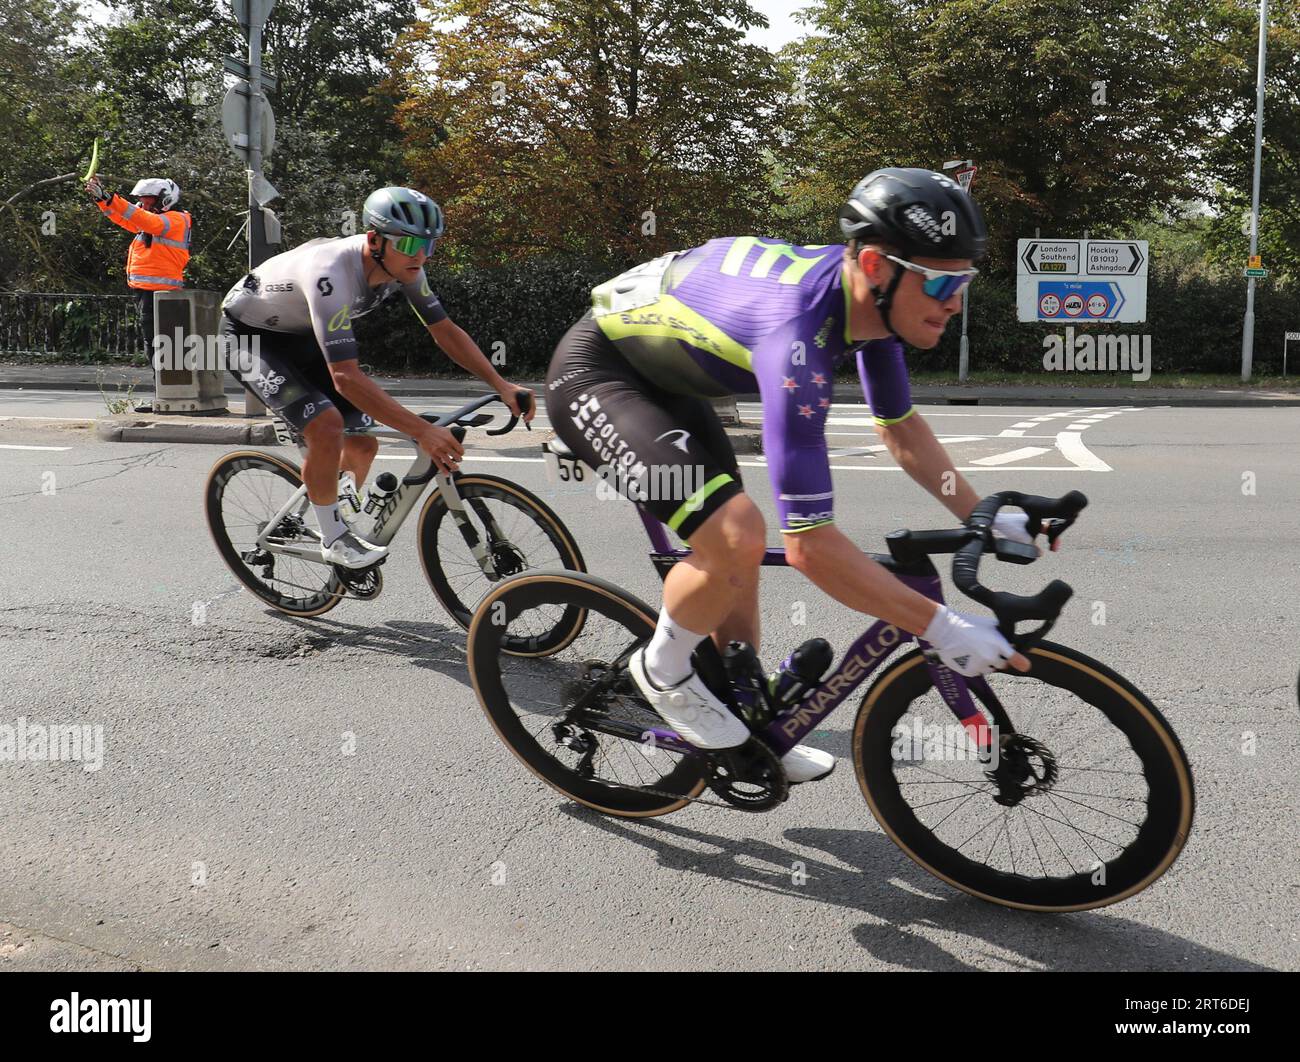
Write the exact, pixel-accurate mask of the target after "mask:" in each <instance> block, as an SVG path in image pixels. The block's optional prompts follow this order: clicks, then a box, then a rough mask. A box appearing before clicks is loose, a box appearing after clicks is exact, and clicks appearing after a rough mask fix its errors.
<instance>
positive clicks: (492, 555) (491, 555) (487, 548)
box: [438, 473, 521, 582]
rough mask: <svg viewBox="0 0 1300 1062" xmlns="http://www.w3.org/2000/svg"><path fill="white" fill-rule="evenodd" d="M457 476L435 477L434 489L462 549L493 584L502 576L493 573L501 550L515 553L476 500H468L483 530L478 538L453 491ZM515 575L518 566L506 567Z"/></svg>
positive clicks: (458, 493) (462, 501)
mask: <svg viewBox="0 0 1300 1062" xmlns="http://www.w3.org/2000/svg"><path fill="white" fill-rule="evenodd" d="M458 478H459V474H456V475H450V476H449V475H446V474H445V473H444V474H442V475H440V476H439V477H438V489H439V491H440V492H441V493H442V497H443V500H444V501H445V502H446V504H447V511H448V512H449V513H450V514H451V518H452V519H453V520H455V521H456V527H457V528H458V529H459V531H460V535H461V538H463V539H464V540H465V545H466V546H467V547H468V548H469V551H470V553H471V554H472V555H473V557H474V560H475V561H477V562H478V566H479V568H481V569H482V571H483V574H484V575H486V576H487V577H488V578H489V579H490V580H492V581H494V582H495V581H496V580H498V579H500V578H501V577H502V572H501V571H498V569H497V561H498V560H499V559H500V558H501V556H502V552H501V551H503V550H508V551H510V553H512V554H515V555H517V554H518V550H517V549H516V548H515V546H514V545H513V544H512V543H511V542H510V540H509V539H508V538H506V536H505V535H504V534H503V533H502V531H501V528H500V526H499V525H498V524H497V522H496V518H495V517H494V516H493V515H492V513H491V511H490V510H489V509H488V507H487V506H486V505H484V504H483V502H482V501H481V500H480V499H478V498H471V499H470V501H469V507H470V508H472V509H473V510H474V513H475V514H476V515H477V516H478V518H479V520H480V521H482V523H483V527H484V529H485V530H486V531H487V539H486V541H485V540H484V539H483V536H482V535H480V534H479V532H478V528H477V527H475V526H474V522H473V520H471V519H470V516H469V511H468V510H467V509H466V506H465V499H464V498H462V497H461V496H460V491H458V490H457V489H456V480H457V479H458ZM508 566H509V567H513V568H514V569H515V571H519V570H521V566H519V565H508ZM515 571H508V572H505V573H504V574H506V575H514V574H515Z"/></svg>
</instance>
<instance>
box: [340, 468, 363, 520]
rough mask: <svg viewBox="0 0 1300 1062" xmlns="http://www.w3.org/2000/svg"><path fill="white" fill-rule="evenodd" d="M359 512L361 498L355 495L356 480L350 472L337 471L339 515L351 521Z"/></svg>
mask: <svg viewBox="0 0 1300 1062" xmlns="http://www.w3.org/2000/svg"><path fill="white" fill-rule="evenodd" d="M360 513H361V499H360V498H358V497H357V481H356V480H355V479H353V478H352V473H351V472H340V473H339V515H340V516H342V517H343V519H344V520H346V521H348V523H352V521H354V520H355V519H356V518H357V516H358V515H360Z"/></svg>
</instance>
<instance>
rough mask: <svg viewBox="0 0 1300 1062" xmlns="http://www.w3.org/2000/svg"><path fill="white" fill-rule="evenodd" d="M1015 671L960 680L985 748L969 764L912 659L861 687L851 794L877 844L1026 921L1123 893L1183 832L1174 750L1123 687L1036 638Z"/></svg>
mask: <svg viewBox="0 0 1300 1062" xmlns="http://www.w3.org/2000/svg"><path fill="white" fill-rule="evenodd" d="M1026 655H1027V656H1028V657H1029V660H1030V663H1031V665H1032V666H1031V669H1030V670H1029V671H1028V672H1025V673H1021V672H1017V671H996V672H993V673H992V674H991V675H989V676H987V684H982V683H980V682H979V680H972V690H973V692H975V693H976V695H977V699H978V700H979V701H980V702H982V703H983V705H984V708H985V711H986V722H988V723H990V724H992V725H993V726H994V727H995V730H994V733H995V734H996V737H997V753H996V758H995V759H994V760H993V761H991V762H990V761H988V760H987V759H985V760H981V759H980V758H979V756H978V754H977V750H976V749H975V746H974V745H973V744H972V743H971V742H970V741H969V740H968V738H967V736H966V731H965V730H963V729H962V728H961V727H960V726H959V725H957V721H956V719H955V717H954V716H953V714H952V712H951V710H950V709H949V708H948V705H947V703H946V702H945V701H944V700H943V699H942V698H941V697H940V696H939V693H938V692H937V691H936V689H935V687H934V684H933V681H932V679H931V675H930V669H929V668H928V667H927V666H926V663H925V658H924V657H923V656H922V654H921V651H920V650H915V651H913V652H911V653H908V654H907V655H905V656H902V657H900V658H899V659H898V660H897V661H895V662H894V663H893V664H892V665H890V666H889V667H888V668H887V669H886V670H885V671H884V672H883V673H882V674H881V676H880V677H879V679H878V680H877V681H876V682H875V683H874V684H873V685H872V687H871V689H870V690H868V692H867V695H866V697H865V698H864V699H863V702H862V707H861V708H860V709H859V710H858V716H857V721H856V723H855V724H854V728H853V758H854V763H855V767H856V770H857V776H858V784H859V786H860V787H861V789H862V794H863V796H864V797H866V800H867V803H868V805H870V807H871V812H872V814H873V815H875V817H876V820H877V821H878V822H879V823H880V825H881V827H883V829H884V830H885V832H886V833H887V834H888V835H889V836H890V838H891V839H892V840H893V841H894V842H895V843H896V844H897V845H898V846H899V847H900V848H902V849H903V851H904V852H906V853H907V854H908V855H909V856H910V857H911V858H912V859H914V860H915V861H916V862H917V863H919V864H920V865H921V866H922V867H923V868H925V869H926V870H928V871H929V872H930V873H931V874H934V875H935V876H936V877H939V878H942V879H943V880H944V881H946V882H948V883H949V884H950V885H954V886H956V887H957V888H959V889H961V890H963V891H964V892H968V893H970V894H971V895H973V896H978V897H980V898H981V899H984V900H989V901H991V902H993V903H998V904H1002V905H1004V906H1007V907H1018V908H1022V909H1026V910H1032V911H1052V912H1062V911H1085V910H1088V909H1090V908H1094V907H1104V906H1106V905H1107V904H1112V903H1116V902H1118V901H1119V900H1123V899H1125V898H1126V897H1129V896H1132V895H1134V894H1135V893H1137V892H1140V891H1141V890H1142V889H1144V888H1146V887H1147V886H1148V885H1150V884H1151V883H1152V882H1153V881H1155V880H1156V878H1158V877H1160V875H1161V874H1163V873H1164V872H1165V871H1166V870H1168V869H1169V867H1170V866H1171V865H1172V864H1173V862H1174V860H1175V859H1177V858H1178V854H1179V853H1180V852H1181V851H1182V849H1183V845H1184V844H1185V843H1186V841H1187V835H1188V832H1189V831H1190V830H1191V826H1192V813H1193V804H1194V798H1193V789H1192V774H1191V768H1190V766H1189V765H1188V762H1187V756H1186V754H1185V753H1184V752H1183V749H1182V746H1181V745H1180V744H1179V742H1178V738H1177V737H1176V736H1175V734H1174V732H1173V730H1172V729H1170V726H1169V724H1168V723H1167V722H1166V721H1165V719H1164V717H1163V716H1162V715H1161V714H1160V712H1159V711H1158V710H1157V709H1156V708H1155V706H1154V705H1153V704H1152V703H1151V702H1150V701H1149V700H1147V698H1146V697H1145V696H1143V694H1142V693H1141V692H1140V691H1139V690H1137V689H1136V688H1135V687H1134V686H1133V685H1132V684H1131V683H1129V682H1128V681H1127V680H1125V679H1123V678H1122V677H1120V676H1119V675H1117V674H1115V672H1113V671H1111V670H1110V669H1108V668H1107V667H1105V666H1104V665H1102V664H1099V663H1098V662H1097V661H1095V660H1092V659H1090V658H1088V657H1086V656H1084V655H1083V654H1082V653H1077V652H1075V651H1074V650H1072V649H1067V648H1066V647H1064V646H1061V645H1054V644H1052V643H1050V642H1041V643H1039V644H1038V645H1037V646H1035V647H1034V648H1032V649H1031V650H1029V652H1028V653H1027V654H1026Z"/></svg>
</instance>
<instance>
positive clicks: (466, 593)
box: [417, 473, 587, 656]
mask: <svg viewBox="0 0 1300 1062" xmlns="http://www.w3.org/2000/svg"><path fill="white" fill-rule="evenodd" d="M456 490H457V492H458V493H459V494H460V496H461V499H462V500H463V502H464V503H465V506H466V509H467V511H468V512H470V513H474V512H475V510H474V507H473V504H472V503H475V502H477V503H480V504H484V505H486V504H487V503H488V502H492V503H494V506H495V509H494V511H495V512H496V513H501V514H502V515H503V517H504V514H505V513H506V512H507V511H512V512H514V513H516V514H518V518H517V519H516V520H515V521H514V522H513V523H512V525H511V529H510V531H509V532H508V533H507V536H508V538H510V539H511V541H512V546H511V547H510V549H511V550H513V552H509V553H508V554H507V555H506V556H505V557H504V559H505V561H506V564H505V573H504V574H503V575H501V576H498V578H497V579H495V580H490V579H489V578H488V577H487V576H486V575H484V574H483V571H482V569H481V568H479V567H478V565H477V563H475V562H474V561H473V558H472V556H470V558H469V561H468V562H466V561H463V560H458V561H457V562H456V563H457V564H458V566H459V568H460V570H459V571H456V572H449V571H448V567H449V558H451V557H452V556H453V555H454V554H462V553H463V554H465V555H467V556H468V555H469V550H468V546H467V545H466V543H465V540H464V538H463V536H462V534H461V530H460V527H459V526H458V525H457V523H456V521H455V520H454V519H452V520H449V519H447V517H448V514H449V512H450V510H449V509H448V507H447V501H446V499H445V498H444V497H443V495H442V491H440V490H439V491H435V492H434V493H433V494H431V495H430V496H429V498H428V500H427V501H426V502H425V503H424V508H423V509H422V510H421V511H420V522H419V527H418V531H417V535H418V540H419V553H420V564H421V566H422V567H423V568H424V575H425V578H426V579H428V580H429V585H430V587H432V589H433V592H434V596H436V597H437V598H438V601H439V602H440V603H441V604H442V607H443V608H444V609H446V610H447V614H448V615H449V616H451V618H452V619H454V620H455V621H456V622H457V623H458V624H459V625H460V626H461V627H463V628H465V629H466V630H468V629H469V626H470V623H471V622H472V621H473V618H474V614H475V611H476V610H477V609H478V608H479V607H480V603H481V602H482V600H483V598H484V596H485V595H486V594H487V593H488V592H489V591H490V590H491V589H492V588H493V586H494V585H498V584H499V583H500V581H501V580H502V579H504V578H509V577H510V576H511V575H515V574H519V573H520V572H522V571H525V570H534V568H533V566H532V565H531V564H529V563H528V562H529V556H528V554H529V553H532V554H533V559H538V560H541V563H542V565H543V566H544V567H545V568H547V569H552V568H553V569H555V570H561V569H563V570H569V571H578V572H585V571H586V570H587V565H586V562H585V561H584V560H583V558H582V552H581V550H579V549H578V544H577V543H576V542H575V541H574V540H573V536H572V535H570V534H569V531H568V528H566V527H565V526H564V524H563V522H562V521H561V520H560V518H559V517H558V516H556V515H555V513H554V512H553V511H552V510H551V508H550V507H549V506H548V505H547V504H546V503H545V502H544V501H542V500H541V499H540V498H538V497H537V496H536V495H535V494H533V493H532V492H530V491H528V490H526V489H525V488H523V487H521V486H520V485H519V484H517V483H512V482H511V481H510V480H508V479H502V478H501V477H500V476H492V475H487V474H482V473H474V474H472V475H459V476H457V478H456ZM473 523H474V527H475V530H476V531H477V532H478V533H479V534H480V535H482V534H483V525H482V523H481V521H480V520H479V519H478V518H477V514H476V513H475V518H474V519H473ZM521 523H523V524H524V525H525V526H524V530H523V531H522V532H521V531H520V524H521ZM527 525H531V528H528V527H527ZM524 535H528V536H529V538H528V549H527V551H526V552H524V551H522V550H521V548H520V547H518V546H517V545H513V543H514V540H515V539H516V537H518V538H519V540H520V541H523V539H524ZM543 542H544V543H545V544H546V546H549V547H550V549H551V550H553V551H554V554H555V556H554V558H551V557H549V556H547V557H545V558H544V559H543V558H541V557H539V556H538V554H540V553H544V552H545V550H546V546H543V545H542V543H543ZM583 619H584V613H583V612H582V610H581V609H576V608H573V609H565V610H564V611H563V612H562V613H561V614H560V615H559V616H558V617H557V618H556V619H555V621H554V624H553V625H552V626H551V627H550V629H549V630H547V631H545V632H542V633H539V634H530V635H528V636H518V637H513V638H511V639H509V640H508V641H507V642H506V643H505V644H503V645H502V651H503V652H507V653H510V654H512V655H516V656H546V655H549V654H550V653H555V652H559V651H560V650H562V649H564V648H565V647H566V646H567V645H569V644H570V643H571V642H572V641H573V639H574V638H576V637H577V636H578V634H579V633H580V632H581V630H582V623H583Z"/></svg>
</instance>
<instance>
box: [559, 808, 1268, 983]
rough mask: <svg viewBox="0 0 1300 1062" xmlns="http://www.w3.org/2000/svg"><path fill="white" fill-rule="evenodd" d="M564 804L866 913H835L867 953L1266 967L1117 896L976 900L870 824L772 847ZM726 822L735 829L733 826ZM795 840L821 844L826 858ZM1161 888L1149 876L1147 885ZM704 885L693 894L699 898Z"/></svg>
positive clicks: (713, 868) (638, 835) (653, 846)
mask: <svg viewBox="0 0 1300 1062" xmlns="http://www.w3.org/2000/svg"><path fill="white" fill-rule="evenodd" d="M563 811H564V812H565V813H566V814H568V815H570V816H571V817H573V818H574V819H577V820H580V821H581V822H582V823H583V824H584V825H587V826H595V827H596V828H598V829H600V830H603V831H604V832H605V833H607V834H609V835H610V836H611V837H615V838H618V839H619V840H622V841H628V842H631V843H633V844H639V845H641V846H643V847H644V848H647V849H648V850H650V851H651V852H653V853H654V855H655V857H656V859H657V860H658V861H659V863H660V864H661V865H662V866H665V867H668V868H669V869H672V870H677V871H681V872H684V873H692V874H702V875H704V876H706V877H711V878H717V879H719V880H720V881H725V882H728V883H730V884H734V885H743V886H745V887H747V888H752V889H759V890H762V891H765V892H776V893H780V894H782V895H786V896H791V897H798V898H799V899H803V900H811V901H813V902H815V903H819V904H822V905H825V906H828V907H840V908H843V909H844V910H845V912H846V913H849V914H851V913H853V912H859V913H861V914H865V915H869V916H870V917H871V919H872V921H869V922H860V923H858V924H857V925H852V924H851V921H852V920H851V918H846V920H845V926H846V929H847V930H848V932H849V933H850V934H851V935H852V937H853V939H854V940H855V941H856V942H857V943H858V945H859V946H860V947H861V948H862V949H863V950H864V951H865V952H867V953H868V954H869V955H870V956H871V957H872V958H873V959H875V960H877V961H879V962H884V963H889V964H891V965H894V966H900V967H903V968H905V969H912V970H973V969H987V968H988V967H989V965H995V966H998V967H1001V968H1004V969H1008V970H1016V969H1021V970H1026V971H1035V970H1044V969H1045V970H1197V971H1200V970H1264V969H1268V967H1265V966H1262V965H1260V964H1259V963H1254V962H1250V961H1248V960H1244V959H1241V958H1239V957H1237V956H1235V955H1229V954H1227V953H1225V952H1221V951H1216V950H1215V949H1213V948H1207V947H1203V946H1201V945H1199V944H1193V943H1191V942H1190V941H1188V940H1186V939H1185V938H1183V937H1180V936H1178V935H1177V934H1175V933H1170V932H1166V931H1165V930H1162V929H1157V928H1153V927H1152V926H1149V925H1146V924H1144V923H1142V922H1138V921H1135V920H1133V919H1129V918H1125V917H1123V913H1122V912H1123V909H1124V904H1122V903H1121V904H1119V905H1117V906H1116V907H1112V908H1107V909H1105V911H1098V912H1091V911H1084V912H1079V913H1074V914H1068V915H1045V914H1034V913H1031V912H1028V911H1019V910H1015V909H1012V908H1007V907H998V906H996V905H994V904H989V903H985V902H983V901H981V900H977V899H975V898H974V897H970V896H967V895H965V894H964V893H960V892H958V891H956V890H954V889H950V888H949V887H948V886H947V885H945V884H944V883H943V882H941V881H939V880H938V879H936V878H934V877H932V876H931V875H930V874H928V873H927V872H925V871H924V870H922V869H921V868H920V867H919V866H917V865H916V864H915V863H913V862H912V861H911V860H910V859H909V858H908V857H907V856H905V855H904V854H903V853H902V852H901V851H899V849H898V848H896V847H895V846H894V845H893V843H892V842H890V841H889V840H888V839H887V838H886V837H885V836H884V835H883V834H880V833H876V832H874V831H871V830H840V829H819V828H815V827H799V828H793V829H789V830H787V831H786V832H785V837H786V838H787V840H789V841H790V842H791V847H778V846H776V845H772V844H769V843H768V842H766V841H760V840H755V839H753V838H746V839H741V838H731V837H726V836H719V835H718V834H711V833H704V832H701V831H699V830H693V829H689V828H686V827H682V826H677V825H674V824H671V823H669V822H667V821H666V820H663V819H655V820H642V821H640V822H636V823H633V822H630V821H627V820H621V819H615V818H610V817H608V816H605V815H601V814H599V813H597V812H595V811H591V810H589V809H588V808H585V807H582V806H580V805H576V804H571V805H566V806H565V807H564V808H563ZM778 814H779V812H778ZM863 814H864V815H866V814H867V812H866V811H865V809H864V811H863ZM733 821H734V817H733ZM735 829H736V830H737V831H738V832H739V830H740V829H741V827H740V826H737V827H735ZM795 846H799V847H798V848H797V847H795ZM702 848H704V849H706V850H703V851H702V850H701V849H702ZM799 848H803V849H811V850H813V851H820V852H821V853H823V855H824V857H825V858H819V857H818V856H817V855H815V854H808V853H806V852H801V851H800V850H799ZM796 881H802V884H796ZM1160 887H1161V886H1160V882H1159V881H1157V882H1156V883H1155V884H1154V885H1152V886H1151V888H1152V889H1159V888H1160ZM705 896H706V898H705V899H704V900H703V901H700V900H699V899H697V900H696V901H694V902H696V903H699V902H704V903H707V902H708V899H707V894H705ZM935 931H937V932H940V933H956V934H960V935H962V936H963V937H966V938H968V939H970V940H972V941H973V942H974V943H973V950H975V951H977V952H978V953H980V954H981V955H982V956H983V957H985V958H987V959H991V960H993V962H992V963H991V964H990V963H987V962H986V963H978V964H977V963H973V962H970V961H967V959H965V958H963V957H962V956H959V955H957V954H954V953H953V952H952V951H951V950H949V949H948V948H947V947H945V946H943V945H941V944H939V943H937V942H936V941H935V940H933V939H931V934H932V933H933V932H935ZM968 950H970V949H968Z"/></svg>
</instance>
